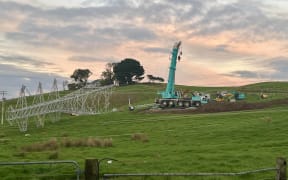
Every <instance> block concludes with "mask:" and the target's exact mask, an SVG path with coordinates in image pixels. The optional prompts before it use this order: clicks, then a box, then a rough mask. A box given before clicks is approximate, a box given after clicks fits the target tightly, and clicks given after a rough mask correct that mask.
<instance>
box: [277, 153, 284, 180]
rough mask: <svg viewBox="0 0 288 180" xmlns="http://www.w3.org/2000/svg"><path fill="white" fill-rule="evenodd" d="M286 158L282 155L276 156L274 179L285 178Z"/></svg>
mask: <svg viewBox="0 0 288 180" xmlns="http://www.w3.org/2000/svg"><path fill="white" fill-rule="evenodd" d="M286 165H287V163H286V159H285V158H282V157H278V158H277V160H276V168H277V174H276V180H286V178H287V174H286Z"/></svg>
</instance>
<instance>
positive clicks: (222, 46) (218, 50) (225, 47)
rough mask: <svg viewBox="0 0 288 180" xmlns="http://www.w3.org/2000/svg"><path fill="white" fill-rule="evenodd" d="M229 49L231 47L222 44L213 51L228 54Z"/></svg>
mask: <svg viewBox="0 0 288 180" xmlns="http://www.w3.org/2000/svg"><path fill="white" fill-rule="evenodd" d="M228 47H229V46H228V45H226V44H220V45H217V46H216V47H215V48H213V50H214V51H216V52H228V50H227V48H228Z"/></svg>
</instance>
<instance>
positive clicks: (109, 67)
mask: <svg viewBox="0 0 288 180" xmlns="http://www.w3.org/2000/svg"><path fill="white" fill-rule="evenodd" d="M113 66H114V63H107V64H106V68H105V71H103V72H102V74H101V84H102V85H109V84H113V81H114V72H113Z"/></svg>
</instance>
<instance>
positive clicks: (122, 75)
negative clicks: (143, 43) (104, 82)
mask: <svg viewBox="0 0 288 180" xmlns="http://www.w3.org/2000/svg"><path fill="white" fill-rule="evenodd" d="M113 72H114V76H115V79H116V80H118V81H119V84H120V85H123V84H133V83H135V81H141V80H142V79H143V75H144V68H143V66H141V64H140V62H139V61H137V60H135V59H130V58H126V59H124V60H122V61H121V62H120V63H115V65H114V66H113Z"/></svg>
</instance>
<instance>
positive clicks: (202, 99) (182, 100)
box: [156, 41, 210, 107]
mask: <svg viewBox="0 0 288 180" xmlns="http://www.w3.org/2000/svg"><path fill="white" fill-rule="evenodd" d="M180 46H181V41H179V42H176V43H175V44H174V46H173V49H172V56H171V62H170V68H169V76H168V83H167V85H166V89H165V91H162V92H160V93H158V94H160V95H161V98H160V99H156V103H157V104H159V105H160V106H161V107H191V106H197V107H198V106H200V105H201V104H206V103H208V101H209V99H210V95H207V94H202V93H194V94H192V97H191V98H189V97H187V96H186V97H182V95H183V93H181V92H180V91H175V71H176V64H177V60H178V61H180V59H181V55H182V51H180V52H179V48H180Z"/></svg>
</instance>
